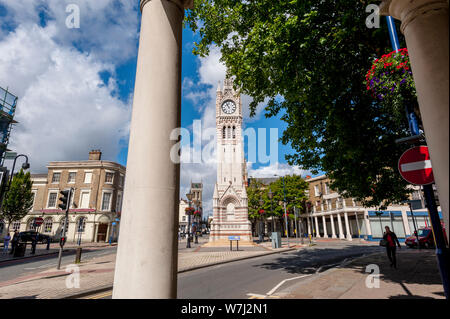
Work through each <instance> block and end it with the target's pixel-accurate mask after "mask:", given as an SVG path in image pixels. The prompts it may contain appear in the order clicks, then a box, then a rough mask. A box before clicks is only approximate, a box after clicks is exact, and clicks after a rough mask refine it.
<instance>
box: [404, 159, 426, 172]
mask: <svg viewBox="0 0 450 319" xmlns="http://www.w3.org/2000/svg"><path fill="white" fill-rule="evenodd" d="M400 167H401V169H402V172H411V171H418V170H422V169H427V168H432V167H431V161H430V160H426V161H420V162H412V163H406V164H402V165H400Z"/></svg>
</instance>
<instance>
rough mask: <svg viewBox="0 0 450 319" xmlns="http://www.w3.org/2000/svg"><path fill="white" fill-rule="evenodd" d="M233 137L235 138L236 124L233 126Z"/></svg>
mask: <svg viewBox="0 0 450 319" xmlns="http://www.w3.org/2000/svg"><path fill="white" fill-rule="evenodd" d="M233 138H236V126H233Z"/></svg>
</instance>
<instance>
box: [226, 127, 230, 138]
mask: <svg viewBox="0 0 450 319" xmlns="http://www.w3.org/2000/svg"><path fill="white" fill-rule="evenodd" d="M227 138H231V126H228V130H227Z"/></svg>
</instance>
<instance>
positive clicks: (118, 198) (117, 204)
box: [116, 192, 122, 212]
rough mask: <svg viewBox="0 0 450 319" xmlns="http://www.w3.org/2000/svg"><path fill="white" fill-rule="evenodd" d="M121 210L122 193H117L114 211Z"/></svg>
mask: <svg viewBox="0 0 450 319" xmlns="http://www.w3.org/2000/svg"><path fill="white" fill-rule="evenodd" d="M121 210H122V193H121V192H119V193H117V200H116V212H120V211H121Z"/></svg>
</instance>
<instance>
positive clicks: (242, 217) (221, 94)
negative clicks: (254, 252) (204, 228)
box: [210, 78, 252, 245]
mask: <svg viewBox="0 0 450 319" xmlns="http://www.w3.org/2000/svg"><path fill="white" fill-rule="evenodd" d="M216 132H217V182H216V185H215V188H214V195H213V221H212V222H211V233H210V244H222V245H223V244H226V245H229V241H228V236H239V237H240V242H239V244H240V245H245V244H251V243H252V232H251V223H250V221H249V220H248V203H247V192H246V183H247V167H246V162H245V159H244V146H243V141H244V139H243V136H242V100H241V95H240V94H239V92H236V91H235V90H234V89H233V80H232V79H229V78H227V79H225V81H224V87H223V89H221V88H220V84H219V87H218V88H217V92H216Z"/></svg>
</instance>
